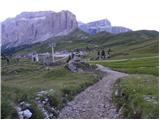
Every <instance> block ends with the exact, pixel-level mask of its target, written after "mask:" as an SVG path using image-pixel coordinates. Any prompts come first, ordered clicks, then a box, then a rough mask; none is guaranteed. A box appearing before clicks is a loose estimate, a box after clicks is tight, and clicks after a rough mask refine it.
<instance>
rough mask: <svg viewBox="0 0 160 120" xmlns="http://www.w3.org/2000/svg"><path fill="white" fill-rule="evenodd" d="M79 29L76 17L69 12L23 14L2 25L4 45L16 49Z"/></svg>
mask: <svg viewBox="0 0 160 120" xmlns="http://www.w3.org/2000/svg"><path fill="white" fill-rule="evenodd" d="M77 27H78V24H77V21H76V16H75V15H74V14H72V13H71V12H69V11H61V12H58V13H56V12H52V11H40V12H23V13H21V14H20V15H17V16H16V17H15V18H10V19H7V20H5V21H4V22H3V23H2V44H3V45H6V46H7V47H10V46H11V47H14V46H18V45H24V44H32V43H36V42H40V41H44V40H46V39H47V38H49V37H54V36H58V35H65V34H67V33H69V32H71V31H72V30H74V29H76V28H77Z"/></svg>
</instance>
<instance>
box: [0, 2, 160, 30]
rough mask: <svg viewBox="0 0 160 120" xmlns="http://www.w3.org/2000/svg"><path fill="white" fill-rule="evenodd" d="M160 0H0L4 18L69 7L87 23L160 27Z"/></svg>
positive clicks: (147, 27)
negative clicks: (99, 21)
mask: <svg viewBox="0 0 160 120" xmlns="http://www.w3.org/2000/svg"><path fill="white" fill-rule="evenodd" d="M159 3H160V0H0V21H4V20H5V19H6V18H8V17H15V16H16V15H17V14H19V13H21V12H24V11H46V10H52V11H55V12H59V11H61V10H69V11H71V12H72V13H74V14H75V15H76V18H77V20H78V21H82V22H84V23H87V22H91V21H95V20H100V19H104V18H107V19H108V20H109V21H111V24H112V25H113V26H124V27H128V28H131V29H133V30H140V29H149V30H159V29H160V12H159V11H160V7H159V6H160V4H159Z"/></svg>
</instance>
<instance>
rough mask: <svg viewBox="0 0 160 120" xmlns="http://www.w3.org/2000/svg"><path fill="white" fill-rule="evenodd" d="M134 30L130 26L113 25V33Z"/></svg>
mask: <svg viewBox="0 0 160 120" xmlns="http://www.w3.org/2000/svg"><path fill="white" fill-rule="evenodd" d="M129 31H132V30H131V29H129V28H125V27H121V26H113V27H112V33H122V32H129Z"/></svg>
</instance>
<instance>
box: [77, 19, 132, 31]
mask: <svg viewBox="0 0 160 120" xmlns="http://www.w3.org/2000/svg"><path fill="white" fill-rule="evenodd" d="M78 26H79V28H80V29H81V30H83V31H85V32H88V33H90V34H96V33H98V32H102V31H106V32H110V33H115V34H116V33H121V32H128V31H131V29H128V28H125V27H119V26H112V25H111V22H110V21H109V20H107V19H103V20H98V21H94V22H90V23H87V24H85V23H82V22H80V23H79V24H78Z"/></svg>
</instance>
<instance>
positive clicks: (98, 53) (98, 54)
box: [96, 50, 100, 60]
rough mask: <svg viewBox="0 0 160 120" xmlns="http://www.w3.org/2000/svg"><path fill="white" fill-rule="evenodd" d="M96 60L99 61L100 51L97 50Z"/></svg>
mask: <svg viewBox="0 0 160 120" xmlns="http://www.w3.org/2000/svg"><path fill="white" fill-rule="evenodd" d="M96 59H97V60H99V59H100V51H99V50H98V52H97V58H96Z"/></svg>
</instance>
